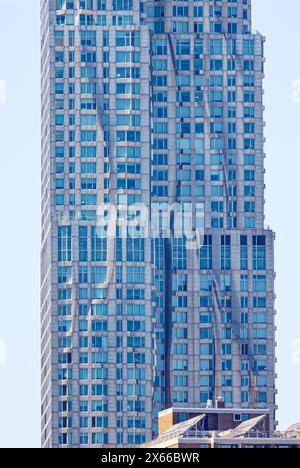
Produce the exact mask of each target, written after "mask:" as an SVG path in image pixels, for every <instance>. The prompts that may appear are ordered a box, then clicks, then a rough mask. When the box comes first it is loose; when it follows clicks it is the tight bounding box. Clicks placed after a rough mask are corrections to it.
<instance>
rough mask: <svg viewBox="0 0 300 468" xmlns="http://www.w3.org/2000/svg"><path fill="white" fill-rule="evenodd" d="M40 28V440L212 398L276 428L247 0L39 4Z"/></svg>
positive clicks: (270, 271)
mask: <svg viewBox="0 0 300 468" xmlns="http://www.w3.org/2000/svg"><path fill="white" fill-rule="evenodd" d="M41 24H42V30H41V36H42V37H41V56H42V59H41V86H42V252H41V272H42V280H41V329H42V445H43V446H44V447H60V446H62V447H64V446H71V447H89V446H90V447H94V446H97V447H101V446H109V447H116V446H119V447H123V446H135V445H140V444H143V443H144V442H146V441H149V440H151V439H152V438H153V437H156V436H157V434H158V413H159V412H160V411H162V410H165V409H167V408H170V407H176V406H180V407H191V406H192V407H199V406H200V407H205V406H206V402H207V400H210V399H211V400H215V399H216V398H218V397H222V398H223V400H224V404H225V407H226V408H232V407H233V408H251V409H256V410H264V409H268V410H269V411H270V430H273V429H275V424H276V421H275V410H276V403H275V394H276V390H275V370H274V368H275V339H274V333H275V327H274V315H275V314H274V255H273V243H274V234H273V232H272V231H270V230H269V229H265V227H264V135H263V126H264V122H263V100H262V98H263V89H262V80H263V76H264V58H263V48H264V38H263V37H262V36H261V35H260V34H258V33H257V34H252V32H251V5H250V0H232V1H229V0H228V1H221V0H219V1H218V0H215V1H211V0H210V1H209V0H198V1H196V0H195V1H169V0H166V1H156V2H150V1H141V2H140V1H137V0H41ZM181 212H182V213H183V216H180V213H181ZM114 219H115V221H116V223H115V224H116V228H115V229H113V228H112V227H113V226H114V223H113V220H114ZM145 220H146V223H145ZM136 224H137V225H138V226H136ZM148 224H149V225H150V228H149V229H148V227H149V226H148Z"/></svg>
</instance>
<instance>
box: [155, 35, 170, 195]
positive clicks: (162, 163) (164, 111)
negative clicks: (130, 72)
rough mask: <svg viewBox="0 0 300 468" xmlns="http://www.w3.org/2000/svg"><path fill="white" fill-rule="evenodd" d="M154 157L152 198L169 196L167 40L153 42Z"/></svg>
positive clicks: (159, 39) (156, 39)
mask: <svg viewBox="0 0 300 468" xmlns="http://www.w3.org/2000/svg"><path fill="white" fill-rule="evenodd" d="M152 52H153V60H152V89H153V94H152V102H153V155H152V166H153V170H152V196H153V197H155V198H156V197H159V199H161V198H162V197H167V196H168V184H167V182H168V153H167V149H168V107H167V101H168V75H167V53H168V47H167V39H166V38H165V37H163V38H155V39H153V42H152Z"/></svg>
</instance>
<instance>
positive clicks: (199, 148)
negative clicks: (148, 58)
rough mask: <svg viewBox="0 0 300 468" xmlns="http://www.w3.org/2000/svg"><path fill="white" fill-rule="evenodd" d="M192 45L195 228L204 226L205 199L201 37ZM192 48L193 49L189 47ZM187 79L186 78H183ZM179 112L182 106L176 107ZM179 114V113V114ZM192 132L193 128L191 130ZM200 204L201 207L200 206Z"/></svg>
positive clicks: (202, 52) (203, 94)
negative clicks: (196, 203) (196, 202)
mask: <svg viewBox="0 0 300 468" xmlns="http://www.w3.org/2000/svg"><path fill="white" fill-rule="evenodd" d="M192 47H194V64H193V67H194V77H193V76H192V77H191V80H193V79H194V82H193V81H192V82H191V85H192V86H194V93H195V105H194V106H193V107H192V108H191V117H192V118H194V120H195V130H194V134H195V144H194V146H195V154H194V156H192V165H194V167H195V175H194V177H193V180H195V184H194V188H193V189H192V190H193V196H194V197H196V199H197V201H198V202H199V203H198V205H197V208H196V228H202V227H204V224H203V215H201V213H204V201H205V137H204V133H205V102H204V101H205V92H204V90H205V87H204V49H203V39H195V40H194V44H193V43H192V41H191V48H192ZM191 50H193V49H191ZM185 79H187V78H185ZM178 110H179V111H180V112H182V111H183V108H179V109H178ZM179 115H180V114H179ZM192 133H193V130H192ZM201 205H202V207H201Z"/></svg>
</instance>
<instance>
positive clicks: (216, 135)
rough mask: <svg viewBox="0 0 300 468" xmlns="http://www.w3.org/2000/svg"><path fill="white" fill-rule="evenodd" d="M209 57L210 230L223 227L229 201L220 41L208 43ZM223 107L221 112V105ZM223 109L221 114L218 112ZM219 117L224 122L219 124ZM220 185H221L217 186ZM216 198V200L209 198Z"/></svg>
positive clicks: (221, 43)
mask: <svg viewBox="0 0 300 468" xmlns="http://www.w3.org/2000/svg"><path fill="white" fill-rule="evenodd" d="M209 57H210V65H209V70H210V78H209V85H210V92H209V101H210V106H211V115H210V117H211V123H210V129H209V132H210V169H211V182H214V184H212V185H211V194H210V196H211V206H210V212H211V227H212V228H223V227H224V212H225V213H226V210H227V200H228V166H227V138H226V136H227V129H226V128H225V126H226V116H225V112H226V102H227V100H226V97H225V95H224V94H225V89H226V88H224V84H225V83H224V79H225V76H226V73H225V72H224V74H223V67H225V64H224V58H223V40H222V39H221V38H220V39H209ZM222 104H223V107H222V108H221V105H222ZM221 109H222V110H221ZM220 116H222V118H223V120H221V118H220ZM220 182H221V184H222V185H221V184H220ZM212 194H214V197H215V196H216V197H218V198H217V199H214V198H212Z"/></svg>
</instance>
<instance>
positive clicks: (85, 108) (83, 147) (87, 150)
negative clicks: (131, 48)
mask: <svg viewBox="0 0 300 468" xmlns="http://www.w3.org/2000/svg"><path fill="white" fill-rule="evenodd" d="M89 6H91V5H89ZM80 63H81V69H80V79H81V84H80V86H81V89H80V117H79V119H80V152H81V156H82V155H84V156H86V157H88V156H90V155H91V152H92V149H91V148H92V147H95V146H96V144H97V132H98V129H97V113H96V111H97V101H96V95H97V83H96V64H97V38H96V30H93V29H91V28H90V29H84V28H81V29H80ZM83 164H86V165H85V166H84V167H82V169H86V171H84V172H86V173H85V174H82V173H81V181H80V189H81V192H80V202H79V201H78V202H79V203H80V211H81V219H87V220H92V219H93V218H95V215H96V209H95V207H96V206H97V202H98V199H97V192H96V190H95V189H93V187H94V186H95V185H94V183H95V182H93V180H95V179H96V177H95V175H94V177H93V172H94V170H93V169H94V168H93V165H96V163H87V162H86V163H83ZM95 169H96V168H95ZM92 190H93V191H92Z"/></svg>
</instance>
